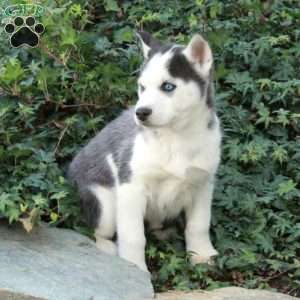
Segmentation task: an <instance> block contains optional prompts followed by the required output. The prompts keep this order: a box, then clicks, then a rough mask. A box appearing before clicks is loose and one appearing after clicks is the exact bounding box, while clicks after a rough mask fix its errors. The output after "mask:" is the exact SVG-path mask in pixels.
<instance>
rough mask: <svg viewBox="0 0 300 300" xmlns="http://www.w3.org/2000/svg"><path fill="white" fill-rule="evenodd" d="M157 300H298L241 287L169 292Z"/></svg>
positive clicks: (158, 296)
mask: <svg viewBox="0 0 300 300" xmlns="http://www.w3.org/2000/svg"><path fill="white" fill-rule="evenodd" d="M155 299H156V300H297V299H299V298H295V297H291V296H288V295H284V294H281V293H273V292H270V291H265V290H258V289H255V290H248V289H244V288H239V287H226V288H220V289H216V290H213V291H210V292H207V291H193V292H167V293H161V294H157V295H156V297H155Z"/></svg>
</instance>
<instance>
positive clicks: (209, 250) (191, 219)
mask: <svg viewBox="0 0 300 300" xmlns="http://www.w3.org/2000/svg"><path fill="white" fill-rule="evenodd" d="M212 193H213V182H212V181H211V180H210V179H208V178H207V180H206V181H205V182H204V183H203V184H201V186H200V187H199V188H198V189H197V191H196V193H195V195H194V199H193V202H192V204H191V205H190V206H189V207H187V209H186V229H185V240H186V250H187V251H189V252H192V256H191V262H192V263H193V264H198V263H210V262H211V258H212V257H213V256H215V255H217V254H218V252H217V251H216V250H215V248H214V247H213V245H212V244H211V241H210V237H209V227H210V219H211V200H212Z"/></svg>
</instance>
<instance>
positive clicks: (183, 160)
mask: <svg viewBox="0 0 300 300" xmlns="http://www.w3.org/2000/svg"><path fill="white" fill-rule="evenodd" d="M192 146H194V145H192ZM199 152H200V151H199V148H197V146H196V145H195V146H194V147H191V145H187V144H184V143H183V142H181V141H178V142H177V141H176V142H174V141H169V143H168V141H167V140H166V142H165V143H164V144H162V143H152V144H151V143H150V144H149V145H148V148H147V151H146V153H147V154H145V156H144V161H143V163H142V164H141V166H140V167H141V172H142V175H141V177H142V179H143V181H144V183H145V186H146V190H147V211H146V215H147V218H148V219H151V220H153V218H155V219H158V220H163V219H166V218H173V217H176V216H177V215H178V214H179V213H180V211H181V210H182V209H183V208H184V207H185V206H186V205H188V204H189V203H190V201H191V200H192V197H193V193H194V191H195V186H197V184H198V183H199V181H200V178H201V176H203V170H201V169H200V168H199V167H198V162H199V159H198V156H199ZM204 173H205V172H204Z"/></svg>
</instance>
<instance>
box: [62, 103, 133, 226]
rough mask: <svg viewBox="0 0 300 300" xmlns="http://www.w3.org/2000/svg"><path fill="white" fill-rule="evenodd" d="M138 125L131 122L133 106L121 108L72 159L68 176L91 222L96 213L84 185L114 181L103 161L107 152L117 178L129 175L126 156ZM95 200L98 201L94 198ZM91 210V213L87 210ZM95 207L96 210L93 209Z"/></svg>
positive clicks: (129, 155)
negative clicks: (115, 169)
mask: <svg viewBox="0 0 300 300" xmlns="http://www.w3.org/2000/svg"><path fill="white" fill-rule="evenodd" d="M137 132H138V126H137V125H136V123H135V122H134V109H133V108H132V109H129V110H126V111H124V112H123V113H122V114H121V115H120V116H119V117H118V118H116V119H115V120H113V121H112V122H110V123H109V124H108V125H107V126H106V127H104V128H103V129H102V130H101V131H100V132H99V133H98V134H97V135H96V136H95V137H94V138H93V139H92V140H91V141H90V142H89V143H88V144H87V145H86V146H85V147H84V148H83V149H82V150H81V151H80V152H79V153H78V154H77V155H76V156H75V158H74V159H73V161H72V162H71V164H70V167H69V171H68V177H69V179H70V180H71V182H73V183H74V184H75V185H76V186H77V187H78V189H79V191H80V196H81V202H82V206H83V211H84V212H85V215H86V216H88V217H89V218H90V219H91V220H89V224H91V225H93V226H94V225H95V224H97V222H96V221H95V219H98V218H99V216H100V207H98V208H97V207H96V206H95V203H94V201H93V199H92V197H94V196H93V195H91V192H88V191H87V187H89V186H90V185H92V184H98V185H102V186H106V187H112V186H114V185H115V180H114V176H113V172H112V170H111V169H110V166H109V164H108V162H107V155H109V154H111V155H112V157H113V160H114V163H115V164H116V166H117V170H118V177H119V182H120V183H124V182H128V181H129V180H130V177H131V170H130V166H129V163H130V160H131V156H132V147H133V143H134V138H135V136H136V134H137ZM97 203H98V201H97ZM91 210H95V213H93V212H91ZM97 211H99V213H97Z"/></svg>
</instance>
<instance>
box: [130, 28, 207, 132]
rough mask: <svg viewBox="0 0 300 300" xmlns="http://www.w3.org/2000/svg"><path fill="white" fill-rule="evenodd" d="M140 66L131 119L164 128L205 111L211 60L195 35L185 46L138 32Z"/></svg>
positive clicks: (205, 43) (201, 41)
mask: <svg viewBox="0 0 300 300" xmlns="http://www.w3.org/2000/svg"><path fill="white" fill-rule="evenodd" d="M138 37H139V39H140V41H141V45H142V49H143V54H144V59H145V61H144V65H143V68H142V70H141V73H140V76H139V78H138V96H139V99H138V102H137V104H136V107H135V112H136V115H135V119H136V122H137V123H138V124H142V125H144V126H149V127H167V126H171V125H172V124H175V123H177V122H180V121H181V119H182V118H186V117H187V115H188V113H189V112H193V111H194V110H195V109H196V108H197V109H199V108H200V109H209V108H210V106H211V103H210V100H209V101H208V95H207V94H208V93H207V90H208V85H209V82H210V71H211V67H212V62H213V57H212V52H211V49H210V47H209V45H208V43H207V42H206V41H205V40H204V39H203V37H202V36H201V35H199V34H196V35H194V36H193V38H192V39H191V40H190V42H189V43H188V45H187V46H181V45H176V44H164V43H162V42H161V41H158V40H157V39H155V38H153V37H152V36H151V35H150V34H149V33H147V32H139V33H138Z"/></svg>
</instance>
